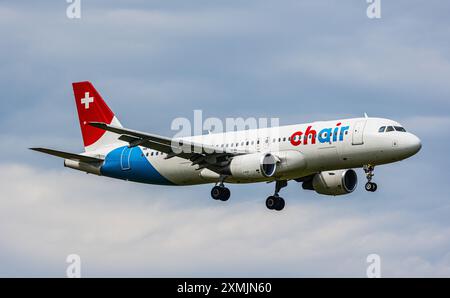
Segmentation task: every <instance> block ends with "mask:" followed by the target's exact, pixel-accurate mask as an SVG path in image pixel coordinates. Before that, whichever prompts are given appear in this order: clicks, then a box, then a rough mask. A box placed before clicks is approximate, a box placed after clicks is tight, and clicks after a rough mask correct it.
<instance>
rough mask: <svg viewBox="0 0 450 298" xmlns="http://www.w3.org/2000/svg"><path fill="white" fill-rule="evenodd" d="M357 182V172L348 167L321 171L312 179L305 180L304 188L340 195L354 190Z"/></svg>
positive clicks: (325, 193)
mask: <svg viewBox="0 0 450 298" xmlns="http://www.w3.org/2000/svg"><path fill="white" fill-rule="evenodd" d="M357 184H358V176H357V175H356V172H355V171H354V170H352V169H348V170H338V171H326V172H320V173H318V174H316V175H314V176H313V178H312V179H311V180H308V181H305V182H303V188H304V189H310V190H315V191H316V192H317V193H319V194H322V195H329V196H338V195H345V194H349V193H351V192H353V191H354V190H355V189H356V185H357Z"/></svg>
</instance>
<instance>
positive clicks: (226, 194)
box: [220, 187, 231, 202]
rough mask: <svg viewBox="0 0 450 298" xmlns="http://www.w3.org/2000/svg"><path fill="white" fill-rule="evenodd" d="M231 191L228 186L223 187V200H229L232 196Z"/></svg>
mask: <svg viewBox="0 0 450 298" xmlns="http://www.w3.org/2000/svg"><path fill="white" fill-rule="evenodd" d="M230 195H231V192H230V190H229V189H228V188H226V187H223V189H222V196H221V197H220V200H221V201H224V202H225V201H228V199H229V198H230Z"/></svg>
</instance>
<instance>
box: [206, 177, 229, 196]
mask: <svg viewBox="0 0 450 298" xmlns="http://www.w3.org/2000/svg"><path fill="white" fill-rule="evenodd" d="M223 180H225V177H223V178H222V179H221V180H220V182H219V183H218V184H217V185H216V186H214V187H213V188H212V189H211V197H212V198H213V199H214V200H221V201H228V199H229V198H230V195H231V192H230V189H228V188H227V187H225V185H223Z"/></svg>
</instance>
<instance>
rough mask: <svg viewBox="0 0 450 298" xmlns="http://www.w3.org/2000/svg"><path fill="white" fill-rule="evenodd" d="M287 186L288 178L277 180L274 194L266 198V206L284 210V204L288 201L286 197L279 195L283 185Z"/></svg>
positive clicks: (271, 208)
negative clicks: (285, 199)
mask: <svg viewBox="0 0 450 298" xmlns="http://www.w3.org/2000/svg"><path fill="white" fill-rule="evenodd" d="M286 186H287V181H286V180H282V181H276V184H275V193H274V195H273V196H270V197H268V198H267V199H266V207H267V208H268V209H270V210H276V211H281V210H283V208H284V206H285V205H286V202H285V201H284V199H283V198H282V197H280V196H279V195H278V193H279V192H280V190H281V189H282V188H283V187H286Z"/></svg>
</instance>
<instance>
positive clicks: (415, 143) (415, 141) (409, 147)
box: [405, 134, 422, 155]
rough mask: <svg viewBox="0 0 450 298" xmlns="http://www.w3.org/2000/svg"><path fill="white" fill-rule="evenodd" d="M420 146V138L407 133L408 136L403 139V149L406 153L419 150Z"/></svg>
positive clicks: (412, 153)
mask: <svg viewBox="0 0 450 298" xmlns="http://www.w3.org/2000/svg"><path fill="white" fill-rule="evenodd" d="M421 148H422V142H421V141H420V139H419V138H418V137H417V136H415V135H413V134H409V135H408V138H407V139H406V140H405V149H406V151H407V152H408V154H409V155H414V154H416V153H417V152H419V151H420V149H421Z"/></svg>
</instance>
